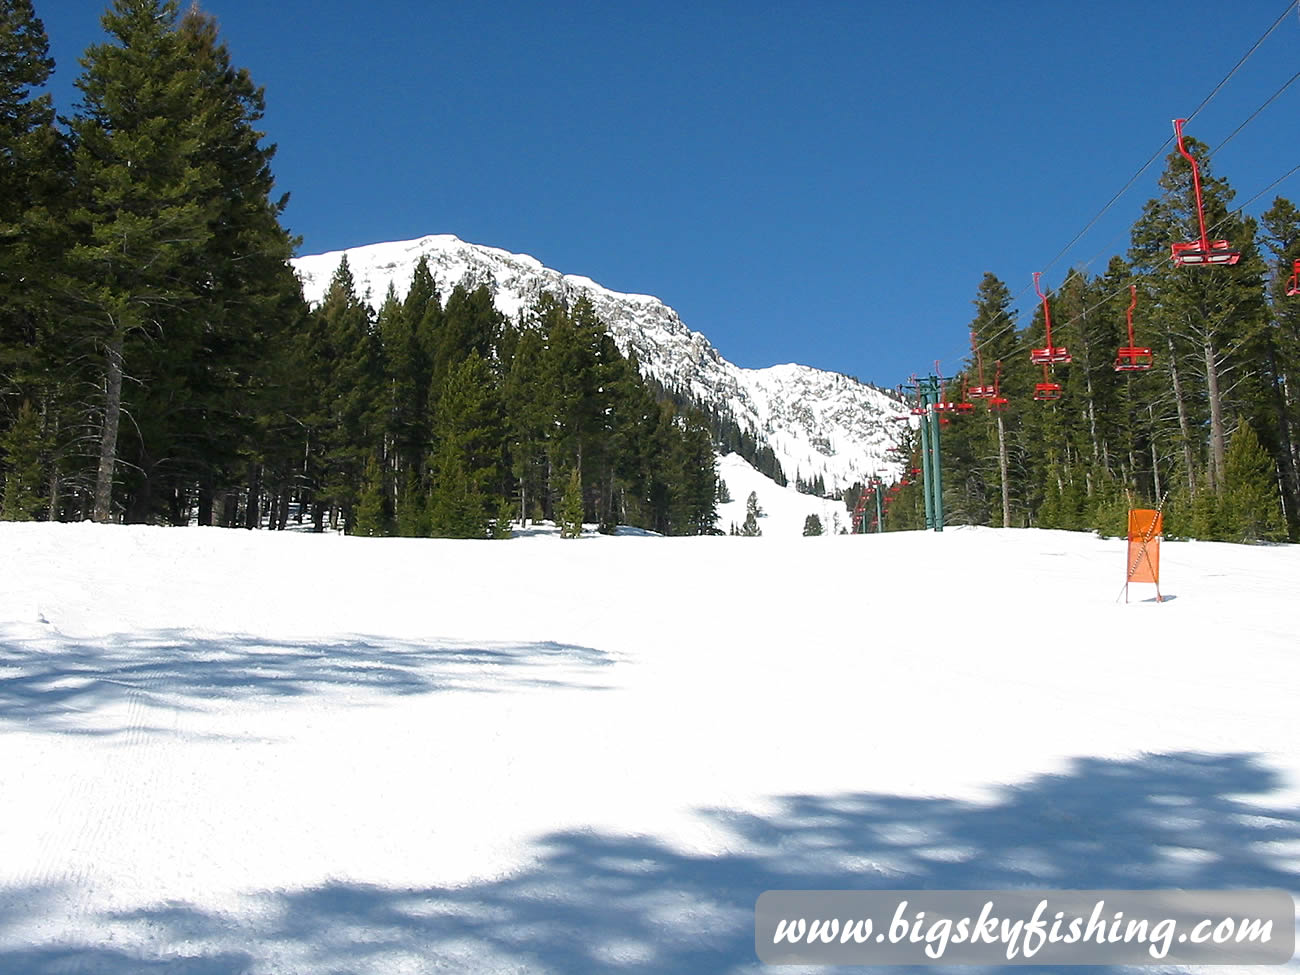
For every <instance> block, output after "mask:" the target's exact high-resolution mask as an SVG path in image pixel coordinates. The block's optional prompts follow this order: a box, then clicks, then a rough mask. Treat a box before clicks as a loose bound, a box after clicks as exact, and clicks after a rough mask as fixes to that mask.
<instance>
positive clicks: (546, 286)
mask: <svg viewBox="0 0 1300 975" xmlns="http://www.w3.org/2000/svg"><path fill="white" fill-rule="evenodd" d="M345 254H346V255H347V258H348V265H349V267H350V268H351V271H352V276H353V279H354V281H355V282H356V287H357V291H358V293H359V295H360V296H361V297H362V298H363V300H365V301H366V302H367V304H369V305H370V306H371V307H372V308H376V309H377V308H378V306H379V305H380V304H381V303H382V302H383V300H384V297H385V296H386V294H387V292H388V288H389V285H390V284H391V285H392V287H393V289H394V291H395V292H396V294H397V296H398V298H399V299H400V298H402V297H403V296H404V295H405V294H406V291H407V290H408V289H409V287H410V282H411V277H412V275H413V273H414V270H415V266H416V264H417V263H418V262H419V260H420V258H421V257H424V258H425V259H426V260H427V261H428V265H429V270H430V272H431V273H432V274H433V277H434V280H435V283H436V284H437V287H438V290H439V292H440V293H441V294H443V295H444V296H445V295H446V294H447V293H448V292H449V291H450V290H451V289H452V288H453V287H455V286H456V285H457V284H460V283H462V282H467V283H471V284H473V285H478V284H485V285H487V286H488V287H489V289H490V290H491V292H492V295H493V300H494V302H495V304H496V307H497V308H498V309H499V310H500V311H501V312H502V313H504V314H505V315H507V316H508V317H510V318H511V319H512V320H517V319H518V316H519V314H520V312H521V311H523V310H524V309H525V308H527V307H529V306H530V305H531V304H532V303H533V302H534V301H535V300H536V299H537V297H538V296H540V295H541V294H542V293H543V292H551V293H553V294H557V295H559V296H561V297H563V298H565V299H568V300H576V299H577V298H578V297H579V296H585V297H587V298H588V300H590V301H591V303H592V306H593V307H594V309H595V311H596V314H597V315H598V316H599V317H600V318H601V320H602V321H604V322H605V324H606V326H607V327H608V328H609V330H610V333H611V335H612V336H613V338H614V341H615V342H616V343H617V344H618V346H619V348H620V350H621V351H622V352H623V353H624V354H625V355H628V354H630V353H633V352H635V354H636V356H637V359H638V362H639V363H640V366H641V371H642V373H643V374H645V375H646V376H647V377H649V378H651V379H653V380H655V381H656V382H658V383H659V384H660V385H661V386H663V387H664V388H665V389H667V390H669V391H670V392H671V393H673V394H675V395H678V396H685V397H686V398H688V399H690V400H691V401H692V402H694V403H696V404H697V405H700V406H702V407H704V408H706V409H709V410H711V411H713V412H714V413H716V414H719V415H723V416H729V417H730V418H732V419H734V420H735V421H736V423H737V424H738V425H739V426H740V427H741V429H742V430H744V429H748V430H749V432H750V433H751V434H752V435H753V436H754V438H755V440H756V441H757V442H758V443H759V444H760V445H766V446H769V447H771V448H772V450H773V452H774V453H775V455H776V457H777V459H778V460H779V461H780V462H781V466H782V468H783V470H784V473H785V475H786V477H787V478H789V479H790V480H791V481H792V482H793V481H794V480H795V478H796V477H800V478H803V479H805V480H807V481H812V480H813V479H814V478H815V477H818V476H820V477H821V478H822V479H823V481H824V483H825V486H826V489H827V490H828V491H834V490H836V489H837V488H844V487H848V486H849V485H851V484H852V483H853V482H855V481H861V480H865V479H866V478H868V477H870V476H871V475H873V474H879V475H881V476H882V477H885V478H886V479H892V478H894V477H897V476H898V475H899V474H900V473H901V471H900V464H899V462H898V461H897V460H895V459H892V458H890V457H889V456H888V455H887V453H886V452H887V451H888V450H889V448H890V447H891V446H893V445H894V443H895V442H896V439H895V436H894V433H893V427H892V426H891V424H890V422H889V421H890V419H891V418H892V417H894V416H897V415H898V414H899V413H900V411H901V408H902V404H901V403H899V401H898V400H897V399H896V398H895V397H894V396H893V395H892V394H890V393H887V392H885V391H883V390H880V389H877V388H876V387H874V386H870V385H868V384H866V383H862V382H860V381H859V380H856V379H854V378H852V377H850V376H847V375H844V374H842V373H837V372H831V371H829V370H824V369H816V368H814V367H812V366H804V365H800V364H798V363H782V364H779V365H773V366H768V367H765V368H762V369H747V368H744V367H742V366H737V365H735V364H734V363H732V362H730V361H729V360H727V359H726V358H725V357H723V355H722V354H721V352H719V351H718V349H717V348H715V347H714V346H713V344H712V343H711V342H710V341H709V340H708V338H707V337H706V336H705V335H704V334H703V333H702V332H698V331H694V330H692V329H691V328H689V327H688V326H687V325H686V324H685V323H684V322H683V321H682V320H681V317H680V316H679V315H678V314H677V312H676V311H675V310H674V309H673V308H672V307H671V306H670V305H668V304H667V303H665V302H664V301H663V300H662V299H660V298H658V297H656V296H654V295H644V294H628V293H624V292H618V291H613V290H611V289H609V288H606V287H604V286H603V285H601V284H599V283H598V282H596V281H594V280H592V279H591V278H588V277H585V276H583V275H579V274H566V273H563V272H560V271H557V270H554V269H552V268H548V267H546V266H545V265H544V264H542V262H541V261H539V260H537V258H535V257H532V256H531V255H528V254H516V253H513V252H511V251H508V250H504V249H502V248H498V247H490V246H487V245H482V244H471V243H468V242H466V241H464V240H461V239H460V238H459V237H456V236H454V235H452V234H431V235H427V236H425V237H420V238H416V239H413V240H408V241H388V242H381V243H376V244H366V245H362V246H358V247H349V248H345V249H344V250H336V251H327V252H325V253H322V254H314V255H306V256H303V257H299V258H295V259H294V260H293V261H292V262H291V263H292V265H293V267H294V270H295V271H296V272H297V274H298V277H299V279H300V280H301V281H302V286H303V295H304V297H305V298H306V299H307V301H308V302H309V303H310V304H313V305H314V304H317V303H319V302H320V300H321V299H322V298H323V297H324V294H325V291H326V289H327V288H328V286H329V282H330V279H331V278H332V277H333V274H334V272H335V270H336V269H337V268H338V265H339V261H340V260H341V259H342V257H343V256H344V255H345Z"/></svg>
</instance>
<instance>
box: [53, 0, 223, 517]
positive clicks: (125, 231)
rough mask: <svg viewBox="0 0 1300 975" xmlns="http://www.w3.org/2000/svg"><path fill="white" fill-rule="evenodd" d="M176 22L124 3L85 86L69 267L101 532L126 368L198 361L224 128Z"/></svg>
mask: <svg viewBox="0 0 1300 975" xmlns="http://www.w3.org/2000/svg"><path fill="white" fill-rule="evenodd" d="M176 17H177V5H176V2H175V0H166V2H163V0H115V2H114V4H113V6H112V7H111V8H110V9H109V10H108V11H107V12H106V13H105V14H104V16H103V19H102V23H103V25H104V29H105V31H106V32H107V33H108V34H109V35H110V36H111V37H112V38H113V39H114V41H115V43H104V44H96V45H93V46H92V47H91V48H90V49H89V50H88V51H87V52H86V56H85V57H84V58H83V59H82V65H83V67H84V69H85V70H84V73H83V74H82V76H81V77H80V78H79V79H78V81H77V87H78V88H79V89H80V91H81V95H82V101H81V106H80V111H79V113H78V115H77V117H76V118H75V119H74V120H73V131H74V134H75V136H76V140H77V149H76V156H75V163H76V185H77V191H78V192H77V205H76V207H75V209H74V211H73V213H72V222H73V227H74V231H75V233H76V235H77V242H76V244H75V246H73V248H72V249H71V252H70V254H69V258H70V264H71V268H72V272H73V275H74V278H75V280H76V281H77V282H78V288H77V299H78V301H79V306H80V312H81V321H82V322H83V323H84V325H85V328H86V332H87V334H88V337H89V338H90V339H92V340H93V341H94V343H95V345H96V347H97V348H98V350H99V352H100V355H101V356H102V360H101V361H102V363H103V365H102V383H101V389H102V390H103V402H102V405H101V419H100V421H99V435H98V440H99V451H98V454H99V456H98V464H97V474H96V483H95V501H94V515H95V518H96V520H98V521H107V520H109V519H111V518H112V517H113V516H114V508H113V484H114V478H115V474H116V468H117V462H118V432H119V427H120V420H121V412H122V405H123V381H124V377H125V375H126V369H127V362H128V359H129V358H133V357H134V356H135V355H136V354H137V353H138V352H139V348H138V346H139V344H140V340H141V339H147V340H149V341H152V342H160V341H167V342H169V343H170V342H178V343H182V344H183V350H178V353H179V354H182V355H185V354H192V353H193V352H194V349H195V344H196V343H195V340H194V334H193V332H194V328H193V326H192V325H191V326H190V327H189V328H182V326H184V325H186V324H188V323H187V319H186V318H185V317H184V316H183V315H182V314H181V309H182V308H183V307H184V306H185V305H186V303H187V300H188V299H192V297H193V288H192V284H193V275H194V269H195V268H198V267H201V266H202V263H203V260H204V256H205V249H206V247H207V245H208V244H209V241H210V239H211V236H212V229H211V228H212V224H213V222H214V220H215V218H216V214H217V211H218V209H219V190H220V180H219V178H218V174H217V172H216V171H215V167H214V166H213V164H212V161H211V159H210V158H209V157H207V156H206V155H205V154H204V153H203V152H202V146H203V142H204V139H205V138H206V136H207V134H208V132H209V131H211V130H213V129H219V127H220V121H219V119H218V118H216V114H217V111H216V107H215V105H214V103H213V101H212V100H211V99H209V98H208V97H207V94H206V92H205V91H204V88H203V85H202V81H203V71H202V67H201V66H200V65H199V64H196V62H195V59H194V56H193V52H192V50H191V49H190V48H189V46H188V45H187V43H186V41H185V39H184V38H182V37H181V35H180V33H179V32H178V31H177V30H176ZM173 326H175V327H173ZM178 328H181V329H182V331H183V333H184V334H183V335H177V329H178ZM128 340H130V341H131V342H132V343H134V345H129V344H128Z"/></svg>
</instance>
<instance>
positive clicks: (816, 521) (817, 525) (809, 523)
mask: <svg viewBox="0 0 1300 975" xmlns="http://www.w3.org/2000/svg"><path fill="white" fill-rule="evenodd" d="M803 533H804V535H805V536H810V535H820V534H822V520H821V519H820V518H818V517H817V516H816V515H809V516H808V517H807V518H805V519H804V520H803Z"/></svg>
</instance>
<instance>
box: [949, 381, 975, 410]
mask: <svg viewBox="0 0 1300 975" xmlns="http://www.w3.org/2000/svg"><path fill="white" fill-rule="evenodd" d="M953 411H954V412H955V413H956V414H957V415H958V416H970V415H971V414H972V413H974V412H975V404H974V403H972V402H971V401H970V387H968V386H967V385H966V383H965V381H963V382H962V384H961V399H959V400H958V401H957V402H956V403H954V404H953Z"/></svg>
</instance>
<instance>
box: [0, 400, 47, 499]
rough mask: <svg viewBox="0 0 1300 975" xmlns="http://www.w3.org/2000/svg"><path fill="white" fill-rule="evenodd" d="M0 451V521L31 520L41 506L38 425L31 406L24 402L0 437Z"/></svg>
mask: <svg viewBox="0 0 1300 975" xmlns="http://www.w3.org/2000/svg"><path fill="white" fill-rule="evenodd" d="M0 451H3V452H4V453H5V454H6V455H7V465H6V466H7V470H6V472H5V477H4V493H3V494H0V519H2V520H4V521H33V520H35V519H36V518H38V517H39V516H40V513H41V510H42V508H44V506H45V498H44V492H43V487H44V482H43V477H42V464H41V424H40V418H39V417H38V416H37V415H36V411H35V410H34V409H32V407H31V404H29V403H24V404H23V405H22V408H21V409H20V410H19V411H18V419H17V422H15V423H14V425H13V426H12V427H10V428H9V430H8V431H6V432H5V433H4V434H3V435H0Z"/></svg>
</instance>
